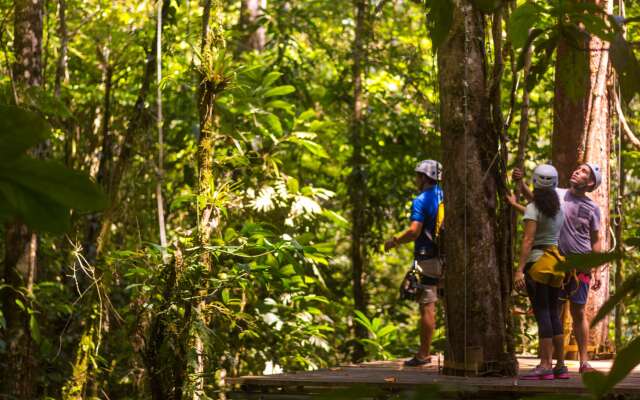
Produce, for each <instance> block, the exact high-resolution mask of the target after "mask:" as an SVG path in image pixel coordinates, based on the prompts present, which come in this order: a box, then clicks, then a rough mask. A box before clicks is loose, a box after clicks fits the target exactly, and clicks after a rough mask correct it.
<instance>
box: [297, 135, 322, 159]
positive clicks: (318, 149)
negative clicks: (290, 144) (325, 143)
mask: <svg viewBox="0 0 640 400" xmlns="http://www.w3.org/2000/svg"><path fill="white" fill-rule="evenodd" d="M296 142H298V143H300V144H302V145H303V146H304V147H305V149H307V150H309V152H310V153H311V154H313V155H316V156H318V157H320V158H329V154H327V152H326V150H325V149H324V148H323V147H322V146H320V145H319V144H318V143H316V142H314V141H311V140H306V139H297V140H296Z"/></svg>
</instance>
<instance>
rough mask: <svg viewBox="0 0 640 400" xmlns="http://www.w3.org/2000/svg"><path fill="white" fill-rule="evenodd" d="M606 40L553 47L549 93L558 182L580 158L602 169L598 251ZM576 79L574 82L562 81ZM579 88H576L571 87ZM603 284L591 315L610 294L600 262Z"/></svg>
mask: <svg viewBox="0 0 640 400" xmlns="http://www.w3.org/2000/svg"><path fill="white" fill-rule="evenodd" d="M595 3H596V4H598V5H600V6H601V7H603V8H604V9H605V10H606V11H607V12H608V13H611V12H612V11H613V2H612V1H611V0H595ZM608 48H609V44H608V43H606V42H603V41H602V40H601V39H599V38H597V37H593V38H591V39H590V40H589V41H588V42H587V43H585V45H584V49H576V48H575V47H572V46H571V45H569V44H567V43H566V42H561V43H560V45H559V47H558V54H557V61H556V82H555V88H556V89H555V98H554V128H553V136H552V140H551V143H552V159H553V163H554V165H555V166H556V168H557V169H558V174H559V176H560V186H562V187H568V186H569V178H570V177H571V173H572V172H573V171H574V170H575V169H576V167H577V166H578V165H580V164H582V163H585V162H591V163H595V164H597V165H599V166H600V168H601V171H602V184H601V186H600V187H599V188H598V189H597V190H596V191H594V192H593V193H591V194H590V195H589V197H591V198H592V199H593V200H594V201H595V202H596V203H597V204H598V206H599V207H600V211H601V228H600V234H601V235H600V242H601V246H602V250H603V251H607V250H608V249H609V243H610V240H609V237H610V235H609V189H610V166H609V157H610V154H611V146H610V142H611V132H612V125H611V115H610V111H609V92H608V89H607V88H608V80H609V77H610V62H609V52H608ZM567 82H570V83H571V84H575V83H578V85H577V86H572V88H571V87H570V85H568V84H567ZM576 87H577V88H578V89H580V90H579V92H577V93H575V88H576ZM601 270H602V272H601V275H600V279H601V280H602V286H601V288H600V289H599V290H597V291H590V292H589V300H588V302H587V306H586V314H587V318H588V319H589V320H591V319H592V318H593V317H594V316H595V314H596V313H597V311H598V309H599V308H600V307H601V306H602V304H604V302H605V301H606V300H607V298H608V297H609V268H607V266H603V267H601ZM608 323H609V320H608V318H605V319H604V320H603V321H602V322H601V323H599V324H598V325H597V326H596V327H595V328H593V329H592V330H591V331H590V334H589V349H590V351H593V352H596V353H597V352H599V351H601V350H603V349H604V348H607V347H608V346H609V345H610V342H609V335H608Z"/></svg>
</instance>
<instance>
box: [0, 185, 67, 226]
mask: <svg viewBox="0 0 640 400" xmlns="http://www.w3.org/2000/svg"><path fill="white" fill-rule="evenodd" d="M0 204H2V207H3V208H5V210H8V212H9V213H10V214H11V215H12V216H13V217H16V218H19V219H20V220H22V221H23V222H24V223H26V224H27V225H28V226H29V227H31V228H32V229H34V230H36V231H43V232H50V233H63V232H65V231H67V230H68V229H69V227H70V223H69V209H68V208H66V207H63V206H61V205H60V204H58V203H56V202H54V201H52V200H51V199H49V198H48V197H46V196H42V195H40V194H39V193H35V192H33V191H30V190H28V189H25V188H23V187H20V186H17V185H15V184H13V183H11V182H3V181H2V180H0Z"/></svg>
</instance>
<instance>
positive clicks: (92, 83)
mask: <svg viewBox="0 0 640 400" xmlns="http://www.w3.org/2000/svg"><path fill="white" fill-rule="evenodd" d="M638 16H640V6H639V5H638V4H637V3H635V2H628V4H625V2H624V1H623V0H617V1H613V0H599V1H595V0H593V1H591V0H589V1H583V2H578V1H573V0H552V1H538V0H529V1H515V0H513V1H511V0H509V1H507V0H504V1H503V0H477V1H471V0H412V1H410V0H353V1H350V2H347V1H344V2H335V1H334V2H330V1H299V0H237V1H221V0H203V1H193V0H157V1H146V0H143V1H131V0H122V1H117V2H104V1H100V0H82V1H80V0H55V1H44V0H13V1H10V0H0V21H1V23H0V51H1V52H2V54H1V55H0V59H1V61H0V220H1V221H2V225H0V232H1V233H2V238H3V240H2V241H0V243H1V244H0V249H1V252H2V254H3V258H2V275H1V279H2V280H1V281H0V302H1V308H0V388H1V390H0V392H2V393H6V394H8V395H9V396H12V397H11V398H20V399H32V398H43V399H45V398H64V399H80V398H118V399H124V398H131V399H146V398H154V399H162V398H172V399H179V398H183V397H185V398H186V397H193V398H206V397H205V396H214V395H215V394H216V393H218V392H219V391H220V390H222V389H223V388H224V380H225V377H227V376H240V375H244V374H261V373H272V372H274V371H275V372H277V371H281V370H288V371H297V370H310V369H317V368H321V367H330V366H333V365H338V364H340V363H344V362H350V361H363V360H379V359H393V358H398V357H406V356H408V355H409V354H411V353H412V352H414V351H415V349H416V348H417V347H418V343H419V337H418V334H417V331H416V324H417V322H418V318H419V314H418V313H417V312H416V307H415V305H414V304H412V303H411V302H406V301H401V300H400V299H399V297H398V287H399V285H400V283H401V281H402V279H403V277H404V275H405V273H406V272H407V270H408V268H409V267H410V265H411V262H412V260H413V258H412V257H413V256H412V254H413V253H412V249H411V248H410V247H411V246H409V245H404V246H400V247H398V248H397V249H396V250H394V251H391V252H385V251H383V244H384V242H385V241H386V240H387V239H388V238H389V237H390V236H392V235H394V234H395V233H397V232H400V231H402V229H404V228H405V227H406V226H407V225H408V223H409V215H410V209H411V200H412V199H413V197H414V196H415V183H414V175H415V173H414V168H415V166H416V164H417V163H418V162H419V161H421V160H424V159H433V160H439V161H440V162H442V164H443V167H444V178H443V187H444V193H445V207H446V215H447V217H446V221H447V224H446V236H445V240H446V241H447V242H446V244H445V247H446V249H447V257H448V266H447V268H448V270H447V276H446V286H447V288H446V294H445V295H446V296H447V297H446V299H447V305H448V310H446V313H447V315H453V316H454V317H450V318H449V319H448V323H449V326H448V329H449V331H450V332H449V333H450V334H449V335H448V336H447V335H445V331H446V329H445V325H444V324H438V326H437V329H436V331H435V335H434V340H433V348H434V351H436V352H445V351H447V352H449V353H448V355H447V357H449V356H450V357H452V359H453V360H456V359H459V358H460V354H461V353H460V351H463V352H464V351H466V350H464V349H465V348H466V347H465V346H468V345H469V340H471V341H472V342H473V341H477V342H478V343H476V342H474V343H475V344H478V345H481V346H484V349H485V356H486V357H489V358H490V357H491V356H492V354H494V353H495V355H496V357H497V358H500V361H501V362H503V364H504V366H503V367H500V368H502V369H501V372H504V373H506V374H509V373H510V372H509V371H510V370H511V369H510V368H511V367H510V366H509V365H507V364H508V363H509V362H511V361H513V360H515V358H514V357H515V356H514V355H515V354H520V353H532V352H535V349H536V348H537V345H538V343H537V339H536V337H535V329H533V328H532V327H534V326H535V324H534V322H533V317H532V316H531V315H530V314H527V312H526V311H527V303H526V301H525V299H524V298H523V297H522V296H518V295H517V294H515V292H514V291H513V288H512V280H513V277H512V273H513V270H514V267H515V263H516V262H517V253H515V249H516V248H517V246H518V245H519V238H520V236H521V235H520V234H521V231H522V226H521V225H522V224H520V223H519V220H518V219H517V217H516V215H515V213H514V212H513V211H512V210H511V209H510V207H509V205H508V204H507V202H506V201H505V196H506V195H507V194H508V193H510V192H512V191H513V190H515V189H516V188H515V185H514V182H513V181H512V179H511V177H510V174H511V171H512V170H513V168H515V167H518V168H521V169H523V170H524V171H525V175H528V176H527V178H529V177H530V174H531V170H532V169H533V167H535V166H536V165H537V164H540V163H545V162H551V163H553V164H554V165H555V166H556V167H557V168H558V172H559V174H560V183H561V184H564V185H567V184H568V183H567V182H568V180H569V176H570V174H571V172H572V170H573V169H574V168H575V167H576V166H577V165H579V164H581V163H583V162H586V161H590V162H596V163H598V164H599V165H601V166H602V168H603V184H602V186H601V188H600V189H598V190H597V191H595V192H593V193H592V194H590V196H591V197H592V198H593V200H594V201H596V202H597V203H598V205H599V206H600V209H601V210H602V218H603V219H602V221H603V227H604V228H603V229H602V232H604V234H603V235H602V237H601V239H600V240H601V241H602V244H603V249H604V251H605V252H609V251H611V252H614V254H615V255H614V256H612V257H608V258H606V259H602V260H600V261H602V262H607V263H608V264H606V267H605V268H603V269H602V279H603V286H602V288H601V289H600V290H599V291H597V293H596V294H594V295H593V304H592V303H589V304H590V305H589V306H588V312H589V313H590V314H589V315H590V317H591V318H593V317H595V316H596V315H597V314H598V311H599V310H603V311H601V312H600V314H598V317H597V318H598V321H599V322H598V324H596V325H594V327H593V328H592V331H591V338H590V346H591V349H592V352H593V353H594V354H595V355H602V356H604V355H609V356H612V355H613V354H614V353H615V352H616V351H617V350H620V349H622V348H623V347H624V346H625V345H627V344H628V343H635V342H633V340H634V338H636V337H637V336H638V327H639V326H640V300H639V299H638V297H637V295H638V289H637V286H634V285H633V283H634V282H637V279H638V278H637V272H638V271H637V266H636V260H637V258H638V257H640V253H639V252H638V249H637V246H638V245H639V244H640V242H639V241H638V237H640V232H638V229H639V228H640V227H638V226H636V225H635V221H636V220H637V219H638V217H640V215H636V214H637V213H639V212H640V211H638V210H639V209H640V208H639V207H638V196H637V193H638V190H640V181H638V179H637V177H638V176H640V140H639V139H638V138H637V136H636V135H635V134H634V132H637V131H638V127H639V126H640V117H639V115H638V114H636V111H640V109H639V104H638V97H637V93H638V92H640V64H639V63H638V59H637V43H638V40H640V31H639V30H638V27H639V26H640V25H639V24H638ZM463 221H464V223H463ZM580 263H584V262H583V261H581V262H580ZM469 277H470V279H471V281H472V282H473V283H474V285H471V286H470V285H469V284H468V283H467V282H468V278H469ZM625 279H626V282H627V283H625ZM483 285H484V286H483ZM487 288H489V289H487ZM463 290H464V293H465V296H464V300H462V298H463V297H462V295H461V293H462V291H463ZM467 290H468V291H469V293H468V295H469V296H468V298H467ZM486 292H490V293H491V296H494V297H491V296H484V295H483V293H486ZM614 293H615V295H614V296H613V297H611V295H613V294H614ZM610 297H611V298H612V299H613V300H612V301H609V302H607V300H608V299H609V298H610ZM454 298H455V299H458V300H454ZM603 305H604V307H603ZM474 307H476V308H474ZM469 309H471V310H478V311H477V313H475V314H474V313H469V315H471V316H470V317H466V319H464V320H463V319H462V316H463V315H464V316H466V315H467V311H468V310H469ZM489 309H492V310H495V312H491V313H489V312H485V311H487V310H489ZM437 315H438V320H439V321H442V320H443V319H444V316H445V310H444V307H442V305H439V306H438V309H437ZM487 315H489V316H490V317H487ZM455 316H458V317H455ZM609 316H610V317H611V318H609ZM456 318H457V319H456ZM483 324H486V325H487V326H491V327H497V328H496V330H495V331H496V332H498V333H496V336H495V337H487V338H482V337H481V336H482V335H484V333H485V331H484V330H481V329H480V328H479V327H481V326H483ZM492 329H493V328H492ZM532 329H533V330H532ZM451 332H453V333H451ZM463 332H464V341H466V342H465V343H462V341H463V337H462V334H463ZM468 332H471V333H468ZM468 335H470V336H469V337H467V336H468ZM489 342H493V344H490V343H489ZM491 346H493V347H494V348H491ZM460 349H462V350H460ZM492 351H493V352H494V353H492ZM507 356H509V357H507ZM512 358H513V360H512Z"/></svg>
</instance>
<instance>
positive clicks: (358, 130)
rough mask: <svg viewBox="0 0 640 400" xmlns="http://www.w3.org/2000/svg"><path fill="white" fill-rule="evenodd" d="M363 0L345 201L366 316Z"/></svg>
mask: <svg viewBox="0 0 640 400" xmlns="http://www.w3.org/2000/svg"><path fill="white" fill-rule="evenodd" d="M367 2H368V1H367V0H355V1H354V6H355V13H356V30H355V39H354V42H353V69H352V76H353V114H352V120H351V145H352V146H353V153H352V154H351V158H350V160H349V164H350V165H351V176H350V183H349V202H350V204H351V268H352V279H353V301H354V305H355V309H356V310H358V311H360V312H362V313H363V314H365V315H366V314H367V301H366V293H365V290H364V279H365V272H364V271H365V267H366V265H367V249H366V241H365V237H364V236H365V233H366V229H367V225H368V224H367V222H366V210H367V207H366V203H367V182H366V179H365V174H366V159H365V157H363V155H362V140H363V138H364V128H365V118H364V114H363V109H364V102H365V99H364V96H363V88H362V81H363V79H362V78H363V67H364V64H365V58H366V45H365V40H366V32H367V28H366V25H365V24H366V15H367V9H368V7H367V5H368V4H367ZM354 328H355V334H356V338H358V339H363V338H366V337H368V332H367V329H366V328H365V327H363V326H361V325H360V324H354ZM364 356H365V354H364V347H363V346H362V344H361V343H359V342H356V343H355V344H354V350H353V354H352V359H353V361H354V362H357V361H362V359H363V358H364Z"/></svg>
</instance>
